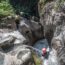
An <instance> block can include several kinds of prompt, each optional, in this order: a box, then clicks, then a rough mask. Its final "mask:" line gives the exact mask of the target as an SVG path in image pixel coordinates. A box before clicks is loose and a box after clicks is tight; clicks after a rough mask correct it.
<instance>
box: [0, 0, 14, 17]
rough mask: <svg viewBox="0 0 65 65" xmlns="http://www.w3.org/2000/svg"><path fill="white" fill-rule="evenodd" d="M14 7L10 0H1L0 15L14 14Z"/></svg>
mask: <svg viewBox="0 0 65 65" xmlns="http://www.w3.org/2000/svg"><path fill="white" fill-rule="evenodd" d="M13 14H14V9H13V8H12V6H11V5H10V4H9V2H8V0H1V1H0V17H3V16H8V15H13Z"/></svg>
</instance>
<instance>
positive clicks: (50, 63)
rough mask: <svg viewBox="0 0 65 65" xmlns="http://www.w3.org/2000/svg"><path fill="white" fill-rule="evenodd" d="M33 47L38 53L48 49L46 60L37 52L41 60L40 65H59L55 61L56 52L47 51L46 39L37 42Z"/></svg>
mask: <svg viewBox="0 0 65 65" xmlns="http://www.w3.org/2000/svg"><path fill="white" fill-rule="evenodd" d="M34 47H35V48H36V49H38V50H40V51H41V49H42V48H44V47H45V48H47V49H48V52H49V54H48V55H47V56H48V57H47V58H45V57H43V56H42V55H41V53H40V52H37V53H38V55H40V57H41V59H42V65H59V64H58V61H57V56H56V51H55V50H54V49H52V50H50V49H49V47H48V42H47V40H46V39H44V40H40V41H38V42H37V43H36V44H35V45H34Z"/></svg>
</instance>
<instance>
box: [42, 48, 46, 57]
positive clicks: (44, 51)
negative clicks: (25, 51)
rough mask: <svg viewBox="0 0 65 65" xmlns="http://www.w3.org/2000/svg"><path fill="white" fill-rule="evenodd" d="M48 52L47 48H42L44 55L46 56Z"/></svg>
mask: <svg viewBox="0 0 65 65" xmlns="http://www.w3.org/2000/svg"><path fill="white" fill-rule="evenodd" d="M46 53H47V49H46V48H42V56H45V55H46Z"/></svg>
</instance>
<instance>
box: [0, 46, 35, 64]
mask: <svg viewBox="0 0 65 65" xmlns="http://www.w3.org/2000/svg"><path fill="white" fill-rule="evenodd" d="M33 64H34V60H33V58H32V54H31V50H30V49H28V48H25V47H23V46H17V47H14V48H13V49H12V50H11V51H10V52H8V53H2V52H1V51H0V65H33Z"/></svg>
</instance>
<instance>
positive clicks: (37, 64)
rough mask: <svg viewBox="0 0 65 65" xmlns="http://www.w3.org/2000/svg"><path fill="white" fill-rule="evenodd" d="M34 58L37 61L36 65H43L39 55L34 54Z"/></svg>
mask: <svg viewBox="0 0 65 65" xmlns="http://www.w3.org/2000/svg"><path fill="white" fill-rule="evenodd" d="M33 58H34V61H35V64H36V65H41V64H42V61H41V58H40V57H39V56H38V55H36V54H35V53H33Z"/></svg>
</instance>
